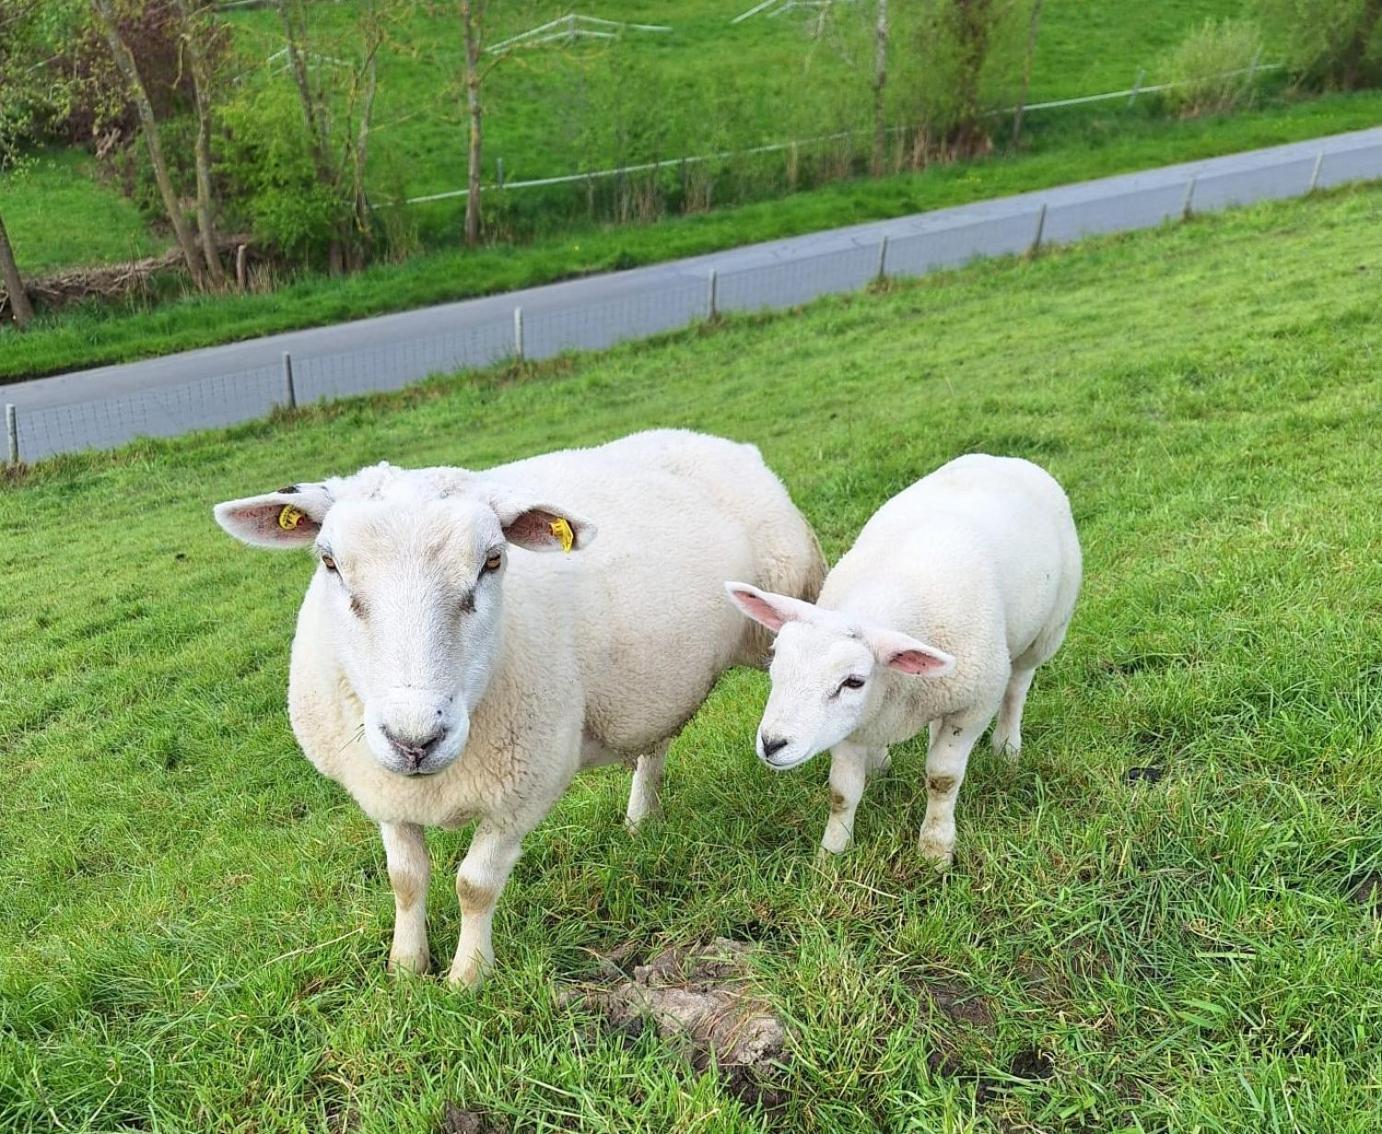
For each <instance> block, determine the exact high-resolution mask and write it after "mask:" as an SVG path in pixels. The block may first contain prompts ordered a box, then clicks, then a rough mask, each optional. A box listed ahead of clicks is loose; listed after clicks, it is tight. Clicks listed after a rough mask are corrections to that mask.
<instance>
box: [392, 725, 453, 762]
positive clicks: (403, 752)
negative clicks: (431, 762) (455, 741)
mask: <svg viewBox="0 0 1382 1134" xmlns="http://www.w3.org/2000/svg"><path fill="white" fill-rule="evenodd" d="M382 731H383V733H384V739H385V740H387V741H388V742H389V744H390V745H392V746H393V750H394V751H395V752H397V753H398V754H399V756H401V757H402V758H403V761H404V763H405V764H407V766H408V771H410V772H416V771H417V770H418V768H420V767H421V766H422V762H423V761H424V760H426V759H427V757H428V756H430V755H431V754H432V751H433V750H434V749H435V748H436V747H437V743H438V741H440V740H441V738H442V737H443V736H445V735H446V729H444V728H438V729H435V730H434V731H433V732H431V733H429V734H428V735H427V736H417V735H410V734H407V733H397V732H394V731H393V730H392V729H390V728H388V727H387V726H386V727H384V728H383V730H382Z"/></svg>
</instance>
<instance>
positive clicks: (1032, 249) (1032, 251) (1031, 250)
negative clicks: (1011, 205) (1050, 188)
mask: <svg viewBox="0 0 1382 1134" xmlns="http://www.w3.org/2000/svg"><path fill="white" fill-rule="evenodd" d="M1045 232H1046V202H1045V201H1043V202H1042V203H1041V208H1040V209H1039V210H1038V211H1037V222H1036V232H1034V233H1032V243H1031V244H1030V245H1029V246H1028V248H1027V255H1028V256H1035V255H1036V254H1037V253H1038V252H1040V251H1041V238H1042V235H1043V234H1044V233H1045Z"/></svg>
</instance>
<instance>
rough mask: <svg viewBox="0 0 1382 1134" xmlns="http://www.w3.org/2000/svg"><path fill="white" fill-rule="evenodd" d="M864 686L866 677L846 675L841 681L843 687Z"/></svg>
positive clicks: (857, 687)
mask: <svg viewBox="0 0 1382 1134" xmlns="http://www.w3.org/2000/svg"><path fill="white" fill-rule="evenodd" d="M863 687H864V679H863V678H862V677H846V678H845V679H844V680H843V681H841V682H840V688H841V689H862V688H863Z"/></svg>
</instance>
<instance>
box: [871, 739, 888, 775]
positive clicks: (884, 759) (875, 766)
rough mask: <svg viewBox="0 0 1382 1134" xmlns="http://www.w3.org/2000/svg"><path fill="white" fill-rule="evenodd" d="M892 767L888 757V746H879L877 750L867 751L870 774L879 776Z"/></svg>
mask: <svg viewBox="0 0 1382 1134" xmlns="http://www.w3.org/2000/svg"><path fill="white" fill-rule="evenodd" d="M892 766H893V761H892V757H891V756H889V755H888V746H887V745H886V744H880V745H879V746H878V747H877V748H870V749H869V771H870V772H877V773H878V774H879V775H880V776H881V775H882V774H883V773H884V772H886V771H887V770H888V769H889V768H891V767H892Z"/></svg>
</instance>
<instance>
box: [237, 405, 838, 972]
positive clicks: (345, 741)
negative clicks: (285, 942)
mask: <svg viewBox="0 0 1382 1134" xmlns="http://www.w3.org/2000/svg"><path fill="white" fill-rule="evenodd" d="M215 516H216V519H217V521H218V522H219V523H220V524H221V526H222V527H223V528H224V529H225V530H226V531H227V532H229V533H230V534H231V535H233V536H235V537H237V538H238V539H240V540H242V541H244V542H245V543H248V544H251V545H253V546H256V547H264V548H310V549H312V550H314V551H315V554H316V559H317V565H316V571H315V573H314V574H313V576H312V580H311V583H310V585H309V586H308V588H307V594H306V597H305V599H304V600H303V603H302V607H301V610H300V612H299V615H298V621H297V632H296V635H295V637H294V639H293V645H292V658H291V665H290V675H289V682H288V703H289V715H290V719H291V722H292V728H293V732H294V734H295V736H296V738H297V740H298V742H299V744H300V745H301V747H302V750H303V752H304V753H305V755H306V756H307V758H308V760H310V761H311V762H312V764H313V765H315V767H316V768H317V770H318V771H320V772H321V773H322V774H324V775H326V776H328V777H330V778H331V779H333V780H336V781H337V782H338V783H340V784H341V785H343V786H344V787H345V788H346V790H347V791H348V792H349V793H350V794H351V795H352V796H353V797H354V798H355V800H356V802H357V803H358V804H359V805H360V807H361V808H362V810H363V811H364V812H365V814H366V815H368V816H369V817H370V818H371V819H372V820H374V821H375V822H377V823H378V824H379V829H380V834H381V837H382V839H383V843H384V851H385V857H386V859H387V863H388V871H389V880H390V883H391V885H392V888H393V893H394V901H395V924H394V936H393V945H392V948H391V950H390V967H391V968H393V969H406V970H412V971H414V972H425V971H426V970H427V968H428V964H429V953H428V944H427V925H426V896H427V885H428V878H429V872H430V866H429V861H428V855H427V849H426V845H425V843H424V840H423V829H424V827H428V826H441V827H458V826H461V825H463V824H466V823H469V822H472V821H474V822H475V824H476V826H475V830H474V834H473V836H472V839H471V842H470V846H469V849H468V851H467V853H466V855H465V858H464V860H463V861H462V862H461V864H460V868H459V870H458V872H457V875H456V894H457V898H458V900H459V903H460V909H461V915H462V916H461V930H460V939H459V942H458V945H457V948H456V953H455V959H454V961H453V963H452V965H451V970H450V980H451V982H452V983H453V984H458V985H464V986H474V985H476V984H478V983H479V982H480V981H481V980H482V979H483V977H484V975H485V973H486V972H487V971H488V970H489V969H490V968H491V967H492V965H493V963H494V951H493V945H492V940H491V924H492V920H493V916H494V909H495V905H496V903H497V902H498V899H499V896H500V893H501V891H502V890H503V888H504V885H505V882H506V881H507V879H508V877H509V873H510V871H512V869H513V867H514V865H515V863H516V862H517V861H518V857H519V852H520V844H521V843H522V840H523V838H524V836H525V835H527V834H528V833H529V832H530V831H532V830H533V828H535V827H536V826H537V825H538V823H539V822H540V821H541V820H542V819H543V817H544V816H545V815H546V814H547V812H548V811H549V810H550V809H551V807H552V806H553V804H554V803H555V802H556V800H557V799H558V797H559V796H560V795H561V794H562V793H563V791H565V789H566V787H567V785H568V784H569V783H570V781H571V779H572V777H573V776H574V775H575V773H576V771H577V770H578V768H580V767H583V766H590V765H594V764H600V763H609V762H613V761H617V760H625V761H633V760H635V759H636V770H635V772H634V777H633V786H632V789H631V791H630V795H629V802H628V809H627V814H626V819H627V823H628V825H629V826H630V827H631V828H636V827H637V826H638V824H639V823H640V822H641V821H642V820H643V819H644V818H645V817H646V816H647V815H649V814H650V813H651V812H652V811H654V810H655V809H656V807H657V806H658V794H659V787H660V783H661V779H662V771H663V760H664V757H665V755H666V751H667V747H668V745H669V744H670V741H671V738H672V737H673V736H674V735H675V734H676V733H677V731H678V730H679V729H680V728H681V726H682V725H683V724H684V723H685V722H686V721H687V720H688V719H689V718H690V717H691V716H692V714H693V713H695V711H696V709H697V708H698V707H699V705H700V704H701V702H702V701H703V700H704V699H705V697H706V696H707V694H708V693H709V692H710V689H711V687H712V686H713V685H714V683H715V681H716V679H717V677H718V676H719V674H720V673H721V672H723V671H724V670H725V669H727V668H729V667H730V666H732V665H736V664H754V663H756V662H757V663H760V664H761V659H762V658H763V657H764V656H765V654H766V648H767V644H768V641H769V639H770V636H769V635H767V634H766V633H764V632H762V631H760V630H759V629H758V628H757V627H753V628H752V630H753V631H754V632H753V633H746V632H745V630H746V626H745V623H744V622H743V620H742V619H741V618H739V616H738V615H737V614H736V613H735V612H734V611H733V610H730V609H729V608H727V607H726V606H725V604H724V602H723V600H722V598H721V597H720V595H721V591H720V587H721V584H722V582H723V580H724V578H725V576H726V575H727V574H735V573H738V572H743V573H746V574H747V575H749V576H750V577H752V578H754V579H756V580H758V581H759V582H761V583H763V585H764V586H767V587H776V588H779V589H781V590H784V591H786V592H787V593H788V594H792V595H797V596H800V597H803V598H814V597H815V594H816V592H817V591H818V590H819V587H820V583H821V580H822V578H823V577H824V574H825V562H824V559H823V558H822V556H821V552H820V548H819V545H818V544H817V542H816V538H815V535H814V534H813V533H812V531H811V529H810V527H809V526H808V524H807V523H806V521H805V519H803V517H802V516H801V514H800V513H799V512H798V511H797V509H796V508H795V507H794V506H793V504H792V501H791V499H790V497H789V496H788V494H787V491H786V489H784V488H783V486H782V483H781V482H780V481H779V480H778V479H777V477H776V476H775V475H774V474H773V473H772V472H771V471H770V470H769V469H768V467H767V466H766V465H765V464H764V463H763V460H762V457H761V456H760V454H759V452H758V450H757V449H756V448H755V447H753V446H752V445H741V444H736V443H734V442H730V441H726V440H724V439H721V438H718V437H711V436H707V435H704V434H697V433H691V432H686V431H679V430H659V431H651V432H646V433H639V434H635V435H633V436H630V437H626V438H624V439H622V440H618V441H613V442H610V443H609V444H606V445H602V446H599V447H597V448H589V449H571V450H566V451H561V452H554V453H549V454H547V455H545V456H539V457H534V458H531V459H528V460H522V461H517V462H515V463H513V464H507V465H500V466H498V467H496V468H491V469H488V470H486V471H483V472H473V471H469V470H465V469H459V468H425V469H413V470H407V469H402V468H395V467H392V466H390V465H388V464H381V465H378V466H375V467H370V468H366V469H363V470H361V471H360V472H358V473H356V474H355V475H353V476H348V477H343V478H333V479H329V480H326V481H323V482H321V483H313V484H295V485H290V486H289V487H287V488H282V489H279V490H278V491H277V492H270V493H267V494H265V495H262V496H255V497H249V498H247V499H242V500H231V501H227V502H225V503H222V504H219V505H217V506H216V508H215ZM597 523H598V524H599V526H600V530H601V532H602V535H601V537H600V539H599V540H598V541H597V540H595V533H596V524H597ZM540 552H547V553H552V552H556V553H557V554H535V553H540ZM562 552H572V553H575V554H570V555H567V554H561V553H562Z"/></svg>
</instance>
